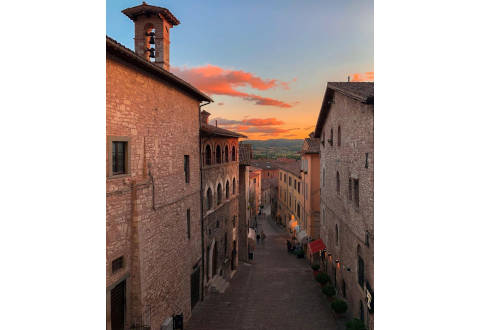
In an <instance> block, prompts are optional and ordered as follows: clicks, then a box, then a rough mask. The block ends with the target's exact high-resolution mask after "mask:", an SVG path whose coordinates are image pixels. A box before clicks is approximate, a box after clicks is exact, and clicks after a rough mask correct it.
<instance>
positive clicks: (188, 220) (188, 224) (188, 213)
mask: <svg viewBox="0 0 480 330" xmlns="http://www.w3.org/2000/svg"><path fill="white" fill-rule="evenodd" d="M187 238H188V239H190V209H187Z"/></svg>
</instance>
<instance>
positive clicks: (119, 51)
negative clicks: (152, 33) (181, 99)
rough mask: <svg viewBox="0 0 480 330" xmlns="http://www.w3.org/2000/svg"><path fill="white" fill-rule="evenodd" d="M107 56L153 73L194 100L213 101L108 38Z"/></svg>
mask: <svg viewBox="0 0 480 330" xmlns="http://www.w3.org/2000/svg"><path fill="white" fill-rule="evenodd" d="M106 47H107V54H108V53H111V54H114V55H116V56H118V57H120V58H122V59H123V60H125V61H127V62H129V63H131V64H133V65H135V66H136V67H139V68H141V69H143V70H146V71H148V72H150V73H153V74H154V75H155V76H156V77H158V78H160V79H162V80H164V81H167V82H169V83H171V84H172V85H174V86H176V87H178V88H180V89H182V90H184V91H186V92H188V93H189V94H191V95H193V96H195V98H196V99H198V100H199V101H208V102H213V100H212V99H211V98H210V97H209V96H208V95H206V94H204V93H203V92H201V91H199V90H198V89H197V88H195V87H193V86H192V85H190V84H189V83H187V82H186V81H185V80H183V79H181V78H179V77H177V76H176V75H174V74H173V73H171V72H170V71H167V70H165V69H163V68H161V67H160V66H158V65H155V64H153V63H151V62H149V61H147V60H146V59H144V58H142V57H141V56H139V55H138V54H136V53H135V52H134V51H132V50H130V49H128V48H127V47H125V46H124V45H122V44H120V43H119V42H117V41H116V40H114V39H112V38H110V37H109V36H107V46H106Z"/></svg>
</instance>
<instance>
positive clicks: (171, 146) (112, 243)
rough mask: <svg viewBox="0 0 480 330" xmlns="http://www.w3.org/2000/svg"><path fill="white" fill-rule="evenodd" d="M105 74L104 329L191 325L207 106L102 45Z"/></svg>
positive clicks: (171, 79) (188, 89)
mask: <svg viewBox="0 0 480 330" xmlns="http://www.w3.org/2000/svg"><path fill="white" fill-rule="evenodd" d="M106 75H107V79H106V144H107V145H106V151H107V153H106V192H107V193H106V243H107V244H106V286H107V289H106V291H107V292H106V296H107V302H106V310H107V325H106V326H107V330H110V329H112V330H116V329H119V328H130V327H131V326H140V325H146V326H151V328H153V329H159V328H160V325H161V324H162V323H163V322H164V321H165V320H166V319H168V318H169V317H171V316H172V315H173V314H183V315H184V318H185V320H188V319H189V318H190V315H191V308H192V297H193V296H192V290H191V288H192V287H191V283H192V282H191V281H192V278H194V277H192V275H193V274H194V273H195V272H197V273H198V272H199V269H201V268H202V245H201V242H202V240H201V237H202V231H201V218H202V217H201V216H202V214H201V195H200V189H201V185H200V182H201V176H200V146H199V141H200V140H199V139H200V137H199V128H200V120H199V104H200V102H202V101H211V99H210V98H209V97H208V96H205V95H204V94H202V93H201V92H200V91H198V90H197V89H195V88H194V87H192V86H191V85H188V84H187V83H185V82H184V81H182V80H181V79H180V78H178V77H175V76H173V75H172V74H170V73H166V72H165V71H163V70H162V69H160V68H159V67H157V66H155V65H152V64H151V63H150V62H148V61H147V60H146V59H144V58H143V57H142V56H140V55H138V54H135V53H134V52H132V51H131V50H129V49H127V48H125V47H123V46H122V45H120V44H118V43H117V42H116V41H114V40H113V39H111V38H108V37H107V58H106ZM118 144H123V145H124V148H125V152H124V153H123V155H124V157H123V156H122V157H120V156H118V155H119V154H118V152H117V157H115V158H113V156H112V155H113V154H114V149H115V148H116V147H115V146H118ZM186 156H188V166H186V165H185V164H186V163H187V161H186V158H187V157H186ZM114 159H115V162H114ZM119 162H120V163H122V164H123V165H124V170H122V171H121V172H118V171H117V172H115V170H114V167H115V166H116V165H114V163H115V164H118V163H119ZM187 172H188V175H187ZM118 173H120V174H118ZM187 176H188V180H187ZM119 288H125V289H122V290H120V291H123V292H120V293H119V294H117V293H118V292H119ZM198 288H201V283H198ZM113 292H115V294H113ZM196 294H197V296H199V295H200V292H197V293H196ZM112 299H113V301H112ZM119 301H120V303H119ZM122 301H123V302H122ZM122 306H123V307H122ZM119 309H121V311H119ZM119 313H120V314H119ZM119 315H120V317H119ZM114 316H115V317H114ZM122 318H123V320H122Z"/></svg>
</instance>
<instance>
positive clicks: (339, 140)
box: [337, 125, 342, 147]
mask: <svg viewBox="0 0 480 330" xmlns="http://www.w3.org/2000/svg"><path fill="white" fill-rule="evenodd" d="M337 135H338V136H337V143H338V146H339V147H340V145H341V144H342V132H341V131H340V125H339V126H338V134H337Z"/></svg>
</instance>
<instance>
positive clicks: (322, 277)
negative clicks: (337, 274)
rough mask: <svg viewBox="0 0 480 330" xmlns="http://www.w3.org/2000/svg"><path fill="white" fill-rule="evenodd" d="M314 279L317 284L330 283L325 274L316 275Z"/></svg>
mask: <svg viewBox="0 0 480 330" xmlns="http://www.w3.org/2000/svg"><path fill="white" fill-rule="evenodd" d="M315 279H316V280H317V282H319V283H320V284H325V283H328V282H330V276H328V274H327V273H318V274H317V277H316V278H315Z"/></svg>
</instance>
